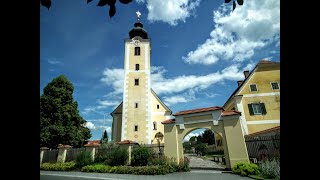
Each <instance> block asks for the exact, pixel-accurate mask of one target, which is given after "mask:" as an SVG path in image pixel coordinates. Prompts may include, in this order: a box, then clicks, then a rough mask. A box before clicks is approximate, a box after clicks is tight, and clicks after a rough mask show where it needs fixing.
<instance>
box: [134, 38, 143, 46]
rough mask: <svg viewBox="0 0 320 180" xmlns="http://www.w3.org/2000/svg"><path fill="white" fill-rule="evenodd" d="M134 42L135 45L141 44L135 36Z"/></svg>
mask: <svg viewBox="0 0 320 180" xmlns="http://www.w3.org/2000/svg"><path fill="white" fill-rule="evenodd" d="M132 43H133V44H134V45H135V46H140V44H141V42H140V40H139V39H135V38H132Z"/></svg>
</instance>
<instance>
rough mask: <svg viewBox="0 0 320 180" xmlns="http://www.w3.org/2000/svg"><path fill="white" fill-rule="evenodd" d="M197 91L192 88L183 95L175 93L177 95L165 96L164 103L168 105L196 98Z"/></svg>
mask: <svg viewBox="0 0 320 180" xmlns="http://www.w3.org/2000/svg"><path fill="white" fill-rule="evenodd" d="M195 99H196V98H195V91H194V90H192V89H190V90H189V91H188V92H186V93H183V94H182V95H175V96H170V97H168V96H165V97H164V103H165V104H166V105H167V106H170V105H172V104H177V103H186V102H190V101H193V100H195Z"/></svg>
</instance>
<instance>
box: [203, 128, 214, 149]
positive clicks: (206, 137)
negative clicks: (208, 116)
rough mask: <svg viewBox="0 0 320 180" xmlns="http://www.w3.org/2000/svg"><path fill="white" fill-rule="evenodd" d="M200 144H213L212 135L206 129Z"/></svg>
mask: <svg viewBox="0 0 320 180" xmlns="http://www.w3.org/2000/svg"><path fill="white" fill-rule="evenodd" d="M202 142H204V143H208V145H212V144H214V133H213V132H212V131H211V130H209V129H207V130H205V131H204V132H203V134H202Z"/></svg>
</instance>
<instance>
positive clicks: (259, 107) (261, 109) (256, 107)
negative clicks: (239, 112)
mask: <svg viewBox="0 0 320 180" xmlns="http://www.w3.org/2000/svg"><path fill="white" fill-rule="evenodd" d="M248 108H249V113H250V116H253V115H259V114H260V115H261V114H262V115H265V114H267V110H266V107H265V105H264V103H252V104H248Z"/></svg>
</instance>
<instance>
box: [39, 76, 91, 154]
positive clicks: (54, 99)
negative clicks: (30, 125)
mask: <svg viewBox="0 0 320 180" xmlns="http://www.w3.org/2000/svg"><path fill="white" fill-rule="evenodd" d="M73 90H74V87H73V85H72V83H71V82H70V81H69V80H68V79H67V78H66V77H65V76H64V75H60V76H58V77H56V78H54V79H53V80H52V81H51V82H50V83H48V84H47V86H46V87H45V88H44V89H43V94H42V95H41V96H40V146H46V147H49V148H56V147H57V146H58V144H68V145H71V146H74V147H80V146H82V145H83V142H84V141H85V140H88V139H89V138H91V136H92V135H91V133H90V129H89V128H87V127H85V123H86V121H85V120H84V119H83V118H82V117H81V116H80V114H79V111H78V103H77V102H76V101H74V100H73V96H72V94H73Z"/></svg>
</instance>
